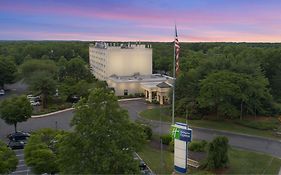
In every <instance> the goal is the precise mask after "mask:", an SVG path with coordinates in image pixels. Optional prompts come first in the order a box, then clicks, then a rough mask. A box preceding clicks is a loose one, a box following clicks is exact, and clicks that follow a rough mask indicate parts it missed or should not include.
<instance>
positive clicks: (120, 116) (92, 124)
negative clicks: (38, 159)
mask: <svg viewBox="0 0 281 175" xmlns="http://www.w3.org/2000/svg"><path fill="white" fill-rule="evenodd" d="M75 109H76V112H75V115H74V117H73V120H72V125H73V126H74V128H75V129H74V132H73V133H70V134H69V135H68V136H66V137H65V138H64V139H63V141H62V142H61V143H60V146H59V165H60V170H61V173H67V174H75V173H80V174H124V173H137V172H138V171H139V169H138V163H137V162H136V161H135V160H134V159H133V153H134V152H135V151H136V150H138V149H140V148H141V146H142V144H143V143H144V138H145V137H144V132H143V130H142V128H141V127H140V126H139V125H137V124H135V123H132V122H130V120H129V118H128V113H127V111H125V110H124V109H122V108H120V107H119V104H118V102H117V98H116V97H115V96H114V94H112V93H109V92H108V91H106V90H104V89H99V88H97V89H94V90H93V91H92V92H91V93H90V95H89V97H88V99H87V100H86V99H82V100H80V101H79V103H78V104H77V105H76V107H75ZM69 153H71V154H69Z"/></svg>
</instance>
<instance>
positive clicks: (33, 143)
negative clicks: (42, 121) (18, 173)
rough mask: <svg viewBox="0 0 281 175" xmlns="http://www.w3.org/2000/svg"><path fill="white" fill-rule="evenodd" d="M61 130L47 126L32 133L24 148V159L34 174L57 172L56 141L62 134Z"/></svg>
mask: <svg viewBox="0 0 281 175" xmlns="http://www.w3.org/2000/svg"><path fill="white" fill-rule="evenodd" d="M64 134H65V133H64V132H63V131H55V130H52V129H49V128H46V129H41V130H39V131H36V132H34V133H32V135H31V137H30V138H29V139H28V143H27V145H26V146H25V148H24V155H25V161H26V164H27V165H28V166H30V167H31V168H32V172H33V173H36V174H44V173H48V174H55V173H58V172H59V171H58V163H57V143H58V142H59V141H60V139H61V138H62V137H63V136H64Z"/></svg>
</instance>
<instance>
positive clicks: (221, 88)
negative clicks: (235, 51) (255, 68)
mask: <svg viewBox="0 0 281 175" xmlns="http://www.w3.org/2000/svg"><path fill="white" fill-rule="evenodd" d="M200 85H201V87H200V93H199V97H198V102H199V105H200V106H201V107H211V108H214V109H215V111H216V113H217V117H218V116H219V115H220V114H222V115H226V116H230V117H237V116H239V115H240V119H242V116H243V109H248V111H249V112H252V113H251V114H254V113H253V112H254V111H255V110H254V108H255V109H257V110H258V111H261V110H262V108H263V104H264V102H263V101H271V96H270V94H269V92H268V89H267V85H268V81H267V80H266V79H265V78H264V77H263V76H255V77H253V76H249V75H245V74H243V73H234V72H229V71H218V72H214V73H211V74H209V75H208V76H207V77H206V78H205V79H204V80H202V81H201V83H200ZM253 99H254V100H253Z"/></svg>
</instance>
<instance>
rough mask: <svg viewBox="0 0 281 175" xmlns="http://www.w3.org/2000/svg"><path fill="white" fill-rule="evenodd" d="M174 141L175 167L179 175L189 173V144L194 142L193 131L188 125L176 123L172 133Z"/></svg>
mask: <svg viewBox="0 0 281 175" xmlns="http://www.w3.org/2000/svg"><path fill="white" fill-rule="evenodd" d="M171 134H172V137H173V139H174V150H175V151H174V166H175V170H176V171H177V172H179V173H186V172H187V151H188V149H187V143H188V142H191V140H192V129H190V128H188V126H187V124H184V123H176V124H175V125H172V131H171Z"/></svg>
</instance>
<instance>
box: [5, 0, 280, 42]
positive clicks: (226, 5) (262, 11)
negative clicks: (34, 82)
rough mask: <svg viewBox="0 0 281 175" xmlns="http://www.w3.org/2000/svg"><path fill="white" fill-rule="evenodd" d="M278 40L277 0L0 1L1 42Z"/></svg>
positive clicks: (278, 0)
mask: <svg viewBox="0 0 281 175" xmlns="http://www.w3.org/2000/svg"><path fill="white" fill-rule="evenodd" d="M175 24H176V25H177V30H178V37H179V41H180V42H281V1H280V0H0V40H83V41H93V40H103V41H172V40H173V39H174V33H175Z"/></svg>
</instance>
